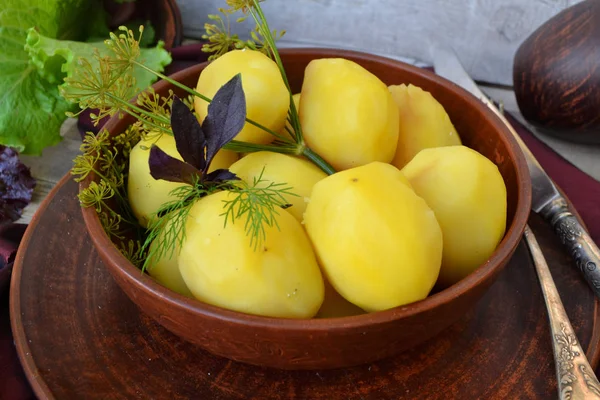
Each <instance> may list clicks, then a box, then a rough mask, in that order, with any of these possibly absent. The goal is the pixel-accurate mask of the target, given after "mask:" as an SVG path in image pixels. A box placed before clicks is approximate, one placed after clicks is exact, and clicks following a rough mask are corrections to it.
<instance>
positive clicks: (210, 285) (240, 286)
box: [179, 191, 324, 318]
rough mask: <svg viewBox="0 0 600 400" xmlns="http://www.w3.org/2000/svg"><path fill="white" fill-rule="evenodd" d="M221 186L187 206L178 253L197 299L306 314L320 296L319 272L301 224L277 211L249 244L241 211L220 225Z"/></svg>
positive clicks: (224, 195) (259, 311)
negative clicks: (257, 242)
mask: <svg viewBox="0 0 600 400" xmlns="http://www.w3.org/2000/svg"><path fill="white" fill-rule="evenodd" d="M234 196H235V195H234V194H232V193H231V192H229V191H221V192H217V193H215V194H211V195H209V196H207V197H205V198H203V199H201V200H199V201H198V202H197V203H196V204H194V205H193V206H192V209H191V210H190V216H189V218H188V222H187V224H186V238H185V240H184V243H183V245H182V248H181V252H180V253H179V270H180V271H181V275H182V276H183V280H184V281H185V283H186V284H187V286H188V287H189V288H190V290H191V291H192V294H193V295H194V297H196V298H197V299H198V300H200V301H203V302H205V303H208V304H212V305H215V306H219V307H223V308H227V309H230V310H235V311H240V312H244V313H248V314H256V315H265V316H270V317H287V318H311V317H313V316H314V315H315V314H316V313H317V311H319V308H320V307H321V304H322V303H323V297H324V285H323V277H322V275H321V271H320V269H319V265H318V264H317V260H316V258H315V254H314V251H313V249H312V247H311V244H310V241H309V240H308V237H307V236H306V233H305V232H304V229H302V226H301V225H300V223H299V222H298V221H296V219H294V217H293V216H292V215H291V214H289V213H287V212H280V213H279V215H277V216H276V218H275V220H276V222H277V225H278V227H279V228H278V227H277V226H272V227H269V226H267V225H264V227H265V233H266V238H265V240H264V242H263V244H262V245H261V246H260V248H258V249H256V250H255V249H254V247H253V246H251V244H250V237H249V236H248V235H247V234H246V227H245V223H246V220H245V217H242V218H240V219H236V220H235V223H231V220H230V221H229V222H228V223H227V225H224V222H225V220H224V216H223V215H222V214H223V212H224V208H223V202H224V201H226V200H232V199H233V198H234Z"/></svg>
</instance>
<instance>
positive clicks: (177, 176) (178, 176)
mask: <svg viewBox="0 0 600 400" xmlns="http://www.w3.org/2000/svg"><path fill="white" fill-rule="evenodd" d="M148 164H149V165H150V175H152V177H153V178H154V179H163V180H165V181H171V182H182V183H188V184H190V185H193V184H194V182H195V181H194V176H195V175H197V176H198V177H202V172H200V171H199V170H198V169H197V168H196V167H194V166H193V165H190V164H188V163H185V162H183V161H180V160H178V159H176V158H174V157H171V156H170V155H168V154H167V153H165V152H164V151H162V150H161V149H160V147H158V146H156V145H152V148H151V149H150V158H149V159H148Z"/></svg>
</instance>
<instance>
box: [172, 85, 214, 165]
mask: <svg viewBox="0 0 600 400" xmlns="http://www.w3.org/2000/svg"><path fill="white" fill-rule="evenodd" d="M171 129H172V130H173V137H174V138H175V145H176V146H177V151H178V152H179V154H181V157H182V158H183V160H184V161H185V162H186V163H188V164H191V165H192V166H194V167H196V168H197V169H199V170H200V171H204V170H205V169H206V158H205V149H206V139H205V138H204V132H202V127H201V126H200V123H199V122H198V119H197V118H196V116H195V115H194V114H193V113H192V111H191V110H190V109H189V108H188V106H186V105H185V104H184V103H183V102H182V101H181V100H180V99H179V97H177V96H175V98H174V99H173V105H172V106H171Z"/></svg>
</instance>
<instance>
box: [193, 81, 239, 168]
mask: <svg viewBox="0 0 600 400" xmlns="http://www.w3.org/2000/svg"><path fill="white" fill-rule="evenodd" d="M245 122H246V96H245V95H244V89H243V88H242V77H241V75H240V74H237V75H236V76H234V77H233V78H231V79H230V80H229V82H227V83H226V84H224V85H223V86H222V87H221V88H220V89H219V90H218V91H217V93H216V94H215V96H214V97H213V99H212V101H211V102H210V104H209V105H208V115H207V116H206V118H205V119H204V123H203V124H202V129H203V130H204V135H205V136H206V169H205V170H207V169H208V166H209V165H210V162H211V161H212V159H213V157H214V156H215V154H217V152H218V151H219V149H221V147H223V146H225V145H226V144H227V143H229V142H230V141H231V140H232V139H233V138H234V137H235V136H236V135H237V134H238V133H240V131H241V130H242V128H243V127H244V123H245Z"/></svg>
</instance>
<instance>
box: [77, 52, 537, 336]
mask: <svg viewBox="0 0 600 400" xmlns="http://www.w3.org/2000/svg"><path fill="white" fill-rule="evenodd" d="M279 52H280V54H281V56H282V57H285V56H286V55H311V56H314V57H315V58H316V57H321V58H323V57H352V58H353V59H355V60H360V61H368V62H376V63H378V64H384V65H390V66H394V67H396V68H397V67H398V66H401V67H402V68H403V69H405V70H407V71H408V72H410V73H411V74H414V75H419V76H420V77H421V78H423V79H425V80H429V81H435V83H436V84H438V85H441V86H443V87H444V89H445V90H447V91H450V92H453V93H454V94H455V95H457V96H459V97H462V98H464V99H465V101H466V102H467V103H468V104H469V106H470V107H474V108H477V109H479V110H480V111H481V112H482V113H483V114H484V116H487V117H488V118H487V119H488V120H489V121H490V122H491V124H492V127H493V128H494V129H496V130H497V131H499V133H500V137H501V138H502V139H503V141H504V143H505V145H506V147H507V149H508V153H509V156H510V158H511V160H512V161H513V163H514V164H515V172H516V180H517V205H516V208H515V214H514V217H513V221H512V224H510V225H509V226H508V229H507V230H506V232H505V234H504V237H503V238H502V240H501V241H500V243H499V244H498V246H497V247H496V250H495V251H494V253H493V254H492V255H491V257H490V258H488V260H487V261H486V262H485V263H483V264H482V265H480V266H479V267H478V268H477V269H476V270H475V271H473V272H472V273H471V274H469V275H468V276H467V277H465V278H463V279H462V280H460V281H459V282H457V283H456V284H454V285H452V286H450V287H448V288H446V289H444V290H442V291H440V292H437V293H435V294H432V295H430V296H427V297H426V298H425V299H423V300H419V301H416V302H413V303H409V304H406V305H402V306H398V307H395V308H391V309H387V310H382V311H375V312H370V313H365V314H360V315H355V316H347V317H336V318H309V319H295V318H278V317H268V316H261V315H254V314H246V313H243V312H238V311H233V310H228V309H225V308H222V307H219V306H213V305H210V304H207V303H203V302H201V301H200V300H196V299H192V298H188V297H185V296H183V295H181V294H179V293H176V292H173V291H171V290H170V289H167V288H166V287H164V286H162V285H160V284H159V283H158V282H156V281H155V280H154V279H152V278H151V277H150V276H149V275H147V274H145V273H143V272H142V271H141V270H140V269H138V268H137V267H135V266H134V265H133V264H132V263H131V262H130V261H129V260H127V258H125V256H124V255H122V254H121V252H120V251H119V250H118V249H117V247H116V246H115V245H114V244H113V242H112V241H111V240H110V238H109V237H108V235H106V233H105V232H104V229H103V228H102V226H101V225H100V219H99V217H98V214H97V213H96V211H95V210H94V209H93V208H83V207H82V214H83V218H84V221H85V224H86V227H87V230H88V234H89V235H90V237H91V239H92V241H93V242H94V245H95V247H96V250H97V251H98V253H99V255H101V258H103V259H105V260H108V262H107V263H106V264H109V265H107V267H108V268H109V269H113V268H114V269H117V270H120V272H121V273H122V274H123V275H125V276H126V277H127V280H128V281H129V282H130V283H132V284H133V285H135V288H136V289H137V290H139V291H142V292H145V293H146V294H148V295H150V296H152V297H155V298H156V297H157V298H160V299H161V300H162V301H164V302H166V303H170V305H171V306H174V307H177V308H180V309H185V311H186V312H189V313H192V314H201V315H202V316H203V317H204V318H209V319H214V320H219V321H223V322H228V323H234V324H243V325H244V326H247V327H260V328H263V329H269V328H276V329H278V330H284V331H285V330H287V331H298V330H313V331H332V330H336V329H340V330H346V329H349V328H361V327H365V326H373V325H379V324H385V323H389V322H391V321H393V320H398V319H403V318H407V317H410V316H413V315H416V314H420V313H423V312H427V311H429V310H432V309H434V308H437V307H438V306H441V305H443V304H445V303H448V302H449V301H451V300H453V299H456V298H458V297H461V296H463V295H465V294H466V293H467V292H468V291H469V289H471V288H473V287H476V286H478V284H480V283H482V282H484V281H486V280H487V279H488V278H489V277H491V276H493V275H494V274H495V273H496V272H499V270H500V269H501V268H502V266H503V265H504V264H505V262H503V261H506V260H504V259H505V258H506V257H510V256H511V254H512V253H513V252H514V250H515V249H516V247H517V246H518V244H519V243H520V241H521V238H522V235H523V231H524V229H525V225H526V223H527V220H528V218H529V211H530V206H531V180H530V176H529V170H528V168H527V163H526V161H525V156H524V154H523V152H522V151H521V149H520V148H519V145H518V144H517V141H516V140H515V138H514V137H513V136H512V134H511V133H510V131H509V130H508V128H507V127H506V126H505V125H504V123H503V122H502V121H501V120H500V119H499V118H498V117H497V116H496V115H495V114H494V113H493V112H492V111H491V110H489V109H488V108H487V107H486V106H485V105H484V103H483V102H481V101H480V100H479V99H477V98H476V97H475V96H473V95H472V94H471V93H469V92H468V91H466V90H465V89H463V88H461V87H460V86H458V85H456V84H455V83H453V82H451V81H448V80H446V79H444V78H442V77H440V76H438V75H436V74H435V73H433V72H431V71H429V70H427V69H424V68H419V67H416V66H413V65H410V64H407V63H405V62H402V61H398V60H393V59H390V58H386V57H383V56H377V55H373V54H369V53H365V52H360V51H355V50H345V49H344V50H342V49H330V48H313V47H306V48H290V49H281V50H280V51H279ZM206 64H207V62H204V63H200V64H197V65H194V66H191V67H188V68H186V69H183V70H181V71H178V72H176V73H175V74H173V75H171V76H170V78H172V79H174V80H177V81H179V80H181V79H182V78H183V77H184V76H187V75H189V74H192V73H199V72H200V71H201V70H202V69H203V68H204V66H205V65H206ZM168 86H171V84H170V83H168V82H167V81H165V80H160V81H158V82H156V83H155V84H154V85H153V88H154V89H155V90H157V91H159V90H162V89H165V88H166V87H168ZM118 121H119V117H118V116H113V117H112V118H111V119H110V120H109V121H108V122H107V123H106V124H105V125H104V127H103V129H107V130H111V129H113V128H114V126H115V125H116V124H117V123H118ZM93 175H94V174H90V175H88V176H87V177H86V178H85V179H84V180H83V181H81V182H80V183H79V190H81V189H82V188H85V187H87V185H88V184H89V183H90V182H91V181H92V180H93V178H94V176H93ZM111 273H112V271H111Z"/></svg>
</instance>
